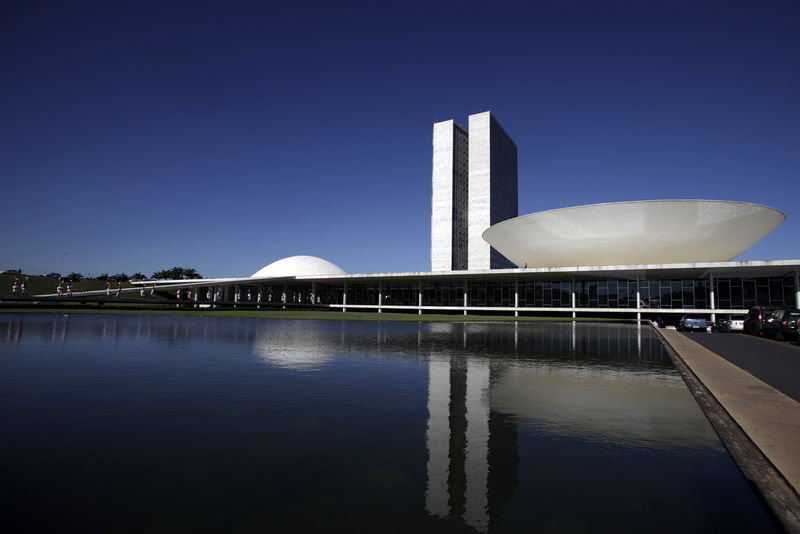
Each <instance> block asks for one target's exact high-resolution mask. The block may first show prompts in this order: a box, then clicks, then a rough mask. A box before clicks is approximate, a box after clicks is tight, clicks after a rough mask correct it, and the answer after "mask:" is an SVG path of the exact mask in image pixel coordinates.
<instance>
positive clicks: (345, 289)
mask: <svg viewBox="0 0 800 534" xmlns="http://www.w3.org/2000/svg"><path fill="white" fill-rule="evenodd" d="M342 305H343V306H342V313H344V312H346V311H347V282H345V283H344V291H342Z"/></svg>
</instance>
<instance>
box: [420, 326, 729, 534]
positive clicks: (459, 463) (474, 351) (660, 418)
mask: <svg viewBox="0 0 800 534" xmlns="http://www.w3.org/2000/svg"><path fill="white" fill-rule="evenodd" d="M426 328H428V329H429V330H428V332H427V334H428V335H430V336H432V338H433V339H434V340H435V339H437V338H440V339H444V338H447V337H450V338H451V339H458V340H459V341H460V342H461V343H460V344H461V345H462V347H461V350H459V349H458V348H453V347H451V348H449V349H445V348H442V350H438V348H437V349H436V350H434V351H432V352H431V351H429V352H428V354H429V357H428V371H429V379H428V425H427V434H426V444H427V449H428V462H427V486H426V492H425V509H426V511H427V512H428V513H429V514H430V515H432V516H436V517H440V518H449V519H459V520H461V521H463V522H464V523H465V524H466V525H468V526H470V527H472V528H474V529H476V530H478V531H480V532H485V531H487V530H488V529H489V527H490V525H491V524H492V523H494V522H495V521H496V520H498V519H499V514H500V510H501V507H502V506H503V505H504V503H506V502H507V501H509V500H510V499H511V497H512V496H513V495H514V492H515V491H516V489H517V486H518V468H519V454H520V453H519V450H518V448H519V447H518V444H519V440H518V435H519V430H520V428H521V427H520V425H524V428H525V429H528V430H526V431H533V432H535V434H536V435H542V436H545V435H549V436H553V437H556V438H561V437H566V438H568V439H580V440H582V442H585V443H588V442H591V443H597V444H598V445H600V444H609V445H610V444H614V445H619V446H624V447H646V448H671V447H714V446H715V443H716V441H715V436H714V435H713V431H711V430H710V429H709V428H708V425H707V424H705V423H704V421H703V419H702V418H687V417H686V413H684V410H685V408H684V406H687V404H686V403H684V402H683V401H684V400H685V396H686V390H685V387H684V386H683V383H682V380H681V378H680V376H679V375H678V374H677V373H675V372H674V369H673V368H672V365H671V363H670V361H669V357H668V356H667V354H666V353H665V352H664V349H663V346H662V345H661V343H660V342H659V340H658V338H657V337H656V336H654V335H652V333H651V332H650V331H649V330H647V329H645V332H644V333H643V332H642V329H641V328H637V327H632V326H630V325H610V324H609V325H605V324H592V325H586V324H582V325H577V324H576V323H574V322H572V323H560V324H555V323H551V324H546V325H543V324H538V325H531V324H527V325H525V324H519V323H515V324H513V325H494V324H492V325H489V324H437V325H428V326H427V327H426ZM665 370H668V371H669V372H667V373H665ZM688 406H690V408H691V404H689V405H688Z"/></svg>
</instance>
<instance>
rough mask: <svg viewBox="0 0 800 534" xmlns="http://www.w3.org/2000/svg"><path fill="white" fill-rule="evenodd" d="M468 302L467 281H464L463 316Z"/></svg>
mask: <svg viewBox="0 0 800 534" xmlns="http://www.w3.org/2000/svg"><path fill="white" fill-rule="evenodd" d="M468 302H469V300H468V299H467V281H466V280H464V315H466V314H467V309H466V308H467V303H468Z"/></svg>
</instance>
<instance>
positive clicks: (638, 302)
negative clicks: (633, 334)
mask: <svg viewBox="0 0 800 534" xmlns="http://www.w3.org/2000/svg"><path fill="white" fill-rule="evenodd" d="M641 309H642V294H641V293H640V292H639V278H638V277H637V278H636V320H637V321H641V320H642V312H641V311H639V310H641Z"/></svg>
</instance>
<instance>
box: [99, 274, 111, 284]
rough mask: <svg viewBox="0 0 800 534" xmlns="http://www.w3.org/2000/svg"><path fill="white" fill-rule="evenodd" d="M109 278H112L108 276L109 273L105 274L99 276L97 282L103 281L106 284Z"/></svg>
mask: <svg viewBox="0 0 800 534" xmlns="http://www.w3.org/2000/svg"><path fill="white" fill-rule="evenodd" d="M109 278H111V277H110V276H108V273H103V274H98V275H97V278H96V280H102V281H103V282H105V281H107V280H108V279H109Z"/></svg>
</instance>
